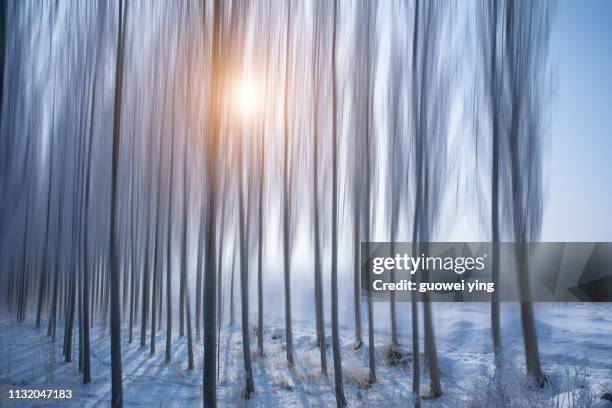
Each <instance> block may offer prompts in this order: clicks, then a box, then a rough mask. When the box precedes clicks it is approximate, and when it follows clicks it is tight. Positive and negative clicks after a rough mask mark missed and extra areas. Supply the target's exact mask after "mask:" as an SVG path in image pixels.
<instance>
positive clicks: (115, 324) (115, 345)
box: [110, 0, 127, 408]
mask: <svg viewBox="0 0 612 408" xmlns="http://www.w3.org/2000/svg"><path fill="white" fill-rule="evenodd" d="M124 12H125V20H127V5H126V7H125V11H124V7H123V0H119V20H118V34H117V63H116V67H115V102H114V119H113V157H112V163H111V169H112V175H111V217H110V223H111V226H110V238H111V241H110V263H111V276H110V286H111V287H110V292H111V293H110V297H111V300H110V301H111V377H112V378H111V383H112V399H111V406H112V407H113V408H117V407H122V406H123V379H122V373H121V371H122V370H121V309H120V308H121V305H120V301H119V289H120V282H119V272H120V271H119V256H118V254H117V250H118V245H119V234H118V230H117V228H118V225H117V224H118V222H119V220H118V217H117V209H118V208H117V207H118V206H119V199H118V194H117V184H118V182H117V179H118V168H119V151H120V145H121V134H120V132H121V94H122V91H123V58H124V57H123V55H124V43H125V33H124V25H125V24H126V21H124V18H123V15H124Z"/></svg>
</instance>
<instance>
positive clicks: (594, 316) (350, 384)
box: [0, 303, 612, 407]
mask: <svg viewBox="0 0 612 408" xmlns="http://www.w3.org/2000/svg"><path fill="white" fill-rule="evenodd" d="M488 311H489V305H487V304H476V303H474V304H435V305H434V315H435V319H436V322H435V330H436V336H437V344H438V354H439V359H440V369H441V375H442V383H443V389H444V395H443V396H442V397H440V398H438V399H436V400H426V401H424V404H423V405H424V406H426V407H427V406H431V407H440V406H441V407H461V406H483V407H484V406H491V404H492V402H491V400H489V399H487V398H488V396H489V389H492V388H494V387H492V386H491V384H492V383H491V372H492V370H491V369H492V363H493V359H492V349H491V340H490V330H489V314H488ZM502 316H503V317H504V318H503V321H502V324H503V325H502V330H503V343H504V347H505V350H506V355H507V357H506V358H507V363H508V364H507V365H508V366H510V367H511V368H509V369H508V370H507V372H506V380H505V381H504V387H505V388H504V389H505V390H506V391H505V392H506V394H510V393H511V395H512V396H511V397H510V398H511V399H512V400H513V401H517V403H519V402H520V401H519V400H520V399H521V396H525V395H527V396H528V397H525V398H528V399H525V400H524V401H523V402H520V403H522V404H524V405H523V406H537V405H538V404H540V403H541V404H542V406H558V407H562V406H572V404H571V399H572V398H576V397H580V398H583V399H584V400H585V401H590V404H592V405H596V406H598V407H605V406H612V403H608V402H606V401H604V400H600V399H599V396H600V395H601V394H602V393H603V392H604V391H605V390H609V391H612V304H575V303H574V304H538V305H536V317H537V330H538V336H539V346H540V353H541V360H542V365H543V369H544V371H545V373H546V374H547V375H548V376H549V378H550V384H551V385H550V386H549V387H547V388H545V389H544V391H537V392H535V393H533V392H529V391H528V386H527V385H525V384H524V376H523V371H524V357H523V352H522V347H523V344H522V336H521V328H520V327H521V326H520V319H519V314H518V306H517V305H509V304H505V305H503V308H502ZM399 318H400V319H401V320H402V322H403V323H402V327H409V320H410V317H409V315H400V316H399ZM347 320H348V319H343V320H342V321H343V323H346V324H348V323H349V322H348V321H347ZM236 321H237V322H239V315H238V316H237V319H236ZM62 328H63V325H62V324H58V332H57V341H56V343H55V344H52V343H51V342H50V340H49V338H48V337H47V336H46V330H43V329H41V330H40V331H38V330H36V329H35V328H34V325H33V324H32V323H24V324H21V325H19V324H16V323H13V322H11V321H9V320H6V319H5V320H2V321H1V322H0V406H8V407H10V406H16V407H24V406H31V405H35V404H38V405H44V406H79V407H82V406H88V407H89V406H100V407H105V406H108V405H109V403H110V395H111V386H110V342H109V336H108V333H107V331H106V330H107V329H106V328H104V327H103V326H102V325H98V324H97V325H96V326H95V327H94V328H93V329H92V343H91V350H92V384H89V385H82V384H81V379H82V377H80V376H79V373H78V333H77V332H75V340H76V341H75V346H74V362H73V363H65V362H64V359H63V357H62V339H63V335H62ZM366 328H367V326H364V330H365V329H366ZM124 330H125V332H126V331H127V329H124ZM125 332H124V337H123V339H124V342H123V345H122V352H123V375H124V379H123V388H124V399H125V405H126V406H141V407H153V406H155V407H160V406H163V407H167V406H199V405H201V399H202V344H201V341H198V342H197V344H196V346H195V353H196V369H195V370H191V371H190V370H187V343H186V337H182V338H179V337H178V332H177V333H175V334H174V338H173V339H174V341H173V349H172V351H173V361H172V363H170V364H166V363H165V362H164V350H165V331H163V332H160V333H159V335H158V336H157V354H156V355H154V356H151V355H150V354H149V347H148V345H147V347H146V348H144V349H141V348H140V346H139V340H140V333H139V330H135V332H134V342H133V343H132V344H128V343H127V334H126V333H125ZM330 333H331V331H330V330H329V327H328V328H327V336H328V341H329V342H330V343H331V339H330V336H329V335H330ZM365 333H367V330H365V332H364V334H365ZM409 335H410V334H409V332H406V331H405V330H402V331H400V337H401V338H400V341H401V343H402V344H403V345H404V348H405V349H406V350H410V341H409V339H410V337H409ZM388 338H389V335H388V332H386V331H378V332H377V333H376V350H377V355H378V372H377V376H378V382H377V383H376V384H373V385H371V386H369V387H364V384H363V382H364V379H365V377H366V376H367V372H368V371H367V337H366V338H364V341H366V344H365V345H364V347H363V348H361V349H360V350H359V351H354V350H353V344H354V337H353V330H352V328H350V327H345V328H342V329H341V341H342V349H343V373H344V381H345V383H346V387H345V392H346V396H347V399H348V401H349V404H350V405H351V406H357V407H361V406H406V404H408V403H409V402H410V401H411V397H410V386H411V381H412V378H411V363H410V361H411V356H409V355H408V356H407V357H406V359H405V360H404V362H403V363H401V364H399V365H392V364H390V363H389V362H388V361H387V360H386V358H385V355H386V353H385V351H386V350H387V346H388ZM241 340H242V336H241V332H240V327H239V324H238V323H236V324H235V325H234V328H233V329H230V328H229V327H226V328H225V329H224V330H223V331H222V333H221V338H220V343H219V345H220V361H219V381H218V386H219V388H218V390H219V391H218V392H219V401H220V406H252V407H264V406H265V407H276V406H279V407H310V406H315V407H317V406H322V407H324V406H333V405H334V401H335V400H334V388H333V363H332V356H331V348H329V349H328V354H327V355H328V365H329V376H328V377H322V376H321V375H320V374H319V373H320V368H319V352H318V349H317V348H316V347H315V336H314V325H313V324H312V323H311V322H295V323H294V349H295V366H294V367H293V368H288V367H287V364H286V362H285V349H284V337H283V329H282V325H277V324H273V325H271V326H270V327H266V330H265V351H266V356H265V357H263V358H262V357H259V356H257V355H256V344H257V339H256V337H255V332H254V330H252V338H251V344H252V355H253V369H254V377H255V389H256V393H255V395H254V396H253V397H252V398H251V399H250V400H248V401H245V400H241V398H240V397H241V394H242V389H243V384H244V381H243V378H244V374H243V360H242V344H241ZM422 384H423V393H424V394H426V393H427V389H428V383H427V380H426V378H425V379H423V380H422ZM17 388H19V389H23V388H69V389H72V390H73V392H74V398H73V399H72V400H70V401H69V402H62V403H58V402H57V401H55V402H53V401H47V402H42V401H38V402H36V403H33V402H32V401H29V402H25V401H17V400H8V399H7V397H8V390H9V389H17ZM591 391H592V392H593V393H594V395H591ZM533 395H536V396H535V397H534V396H533ZM555 396H556V397H555ZM525 401H526V402H525ZM543 401H544V402H543Z"/></svg>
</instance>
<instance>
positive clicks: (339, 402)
mask: <svg viewBox="0 0 612 408" xmlns="http://www.w3.org/2000/svg"><path fill="white" fill-rule="evenodd" d="M337 16H338V1H337V0H334V19H333V23H332V24H333V34H332V51H331V54H332V55H331V57H332V66H331V69H332V225H331V227H332V248H331V256H332V260H331V309H332V310H331V325H332V347H333V357H334V380H335V381H334V383H335V390H336V406H338V407H339V408H343V407H346V406H347V403H346V398H345V397H344V384H343V382H342V357H341V355H340V352H341V350H340V332H339V329H338V129H337V127H338V119H337V115H338V113H337V107H336V105H337V101H336V98H337V95H336V94H337V89H336V86H337V85H336V35H337V33H336V30H337Z"/></svg>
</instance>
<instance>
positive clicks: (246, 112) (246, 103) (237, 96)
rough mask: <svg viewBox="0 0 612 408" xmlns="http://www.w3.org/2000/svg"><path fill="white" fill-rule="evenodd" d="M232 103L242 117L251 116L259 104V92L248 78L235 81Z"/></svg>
mask: <svg viewBox="0 0 612 408" xmlns="http://www.w3.org/2000/svg"><path fill="white" fill-rule="evenodd" d="M234 105H235V108H236V110H237V111H238V112H239V113H240V114H241V115H242V116H244V117H246V118H249V117H251V116H253V115H254V114H255V113H256V112H257V109H258V105H259V92H258V91H257V87H256V86H255V84H254V83H253V82H252V81H251V80H250V79H248V78H243V79H241V80H240V81H238V82H237V84H236V87H235V88H234Z"/></svg>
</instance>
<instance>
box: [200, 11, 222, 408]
mask: <svg viewBox="0 0 612 408" xmlns="http://www.w3.org/2000/svg"><path fill="white" fill-rule="evenodd" d="M204 10H205V9H204ZM204 10H203V18H204V19H205V18H206V12H205V11H204ZM221 13H222V4H221V1H220V0H214V4H213V27H212V42H211V62H210V67H211V81H210V84H211V85H210V96H209V104H208V113H209V121H208V135H207V140H208V146H207V147H208V150H207V160H206V164H207V176H208V196H207V197H206V198H207V200H208V205H207V211H206V228H207V234H206V235H207V237H208V240H207V245H206V251H205V272H206V273H205V275H204V290H205V293H204V299H205V302H206V305H205V309H204V311H205V313H204V376H203V380H204V384H203V401H204V408H212V407H216V406H217V377H216V375H215V374H216V367H217V333H216V326H217V324H216V319H217V310H216V309H217V304H216V303H217V292H216V291H217V279H216V278H217V274H216V272H217V271H216V267H217V263H216V260H215V255H216V247H217V243H216V240H217V231H216V228H215V223H216V204H217V202H216V199H217V196H216V192H217V191H216V177H217V160H216V156H217V154H218V143H219V131H220V124H219V122H220V112H219V109H220V99H221V98H220V87H221V75H222V74H221V73H222V71H221V68H222V67H221V66H219V62H220V53H221V49H222V48H221V45H222V44H221V38H220V35H221V24H222V21H223V18H222V17H223V16H222V14H221ZM203 34H205V32H203Z"/></svg>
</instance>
